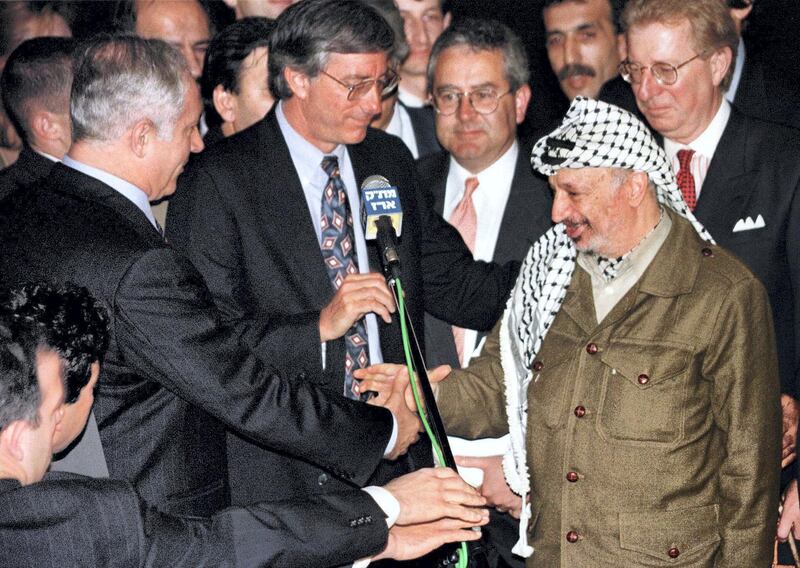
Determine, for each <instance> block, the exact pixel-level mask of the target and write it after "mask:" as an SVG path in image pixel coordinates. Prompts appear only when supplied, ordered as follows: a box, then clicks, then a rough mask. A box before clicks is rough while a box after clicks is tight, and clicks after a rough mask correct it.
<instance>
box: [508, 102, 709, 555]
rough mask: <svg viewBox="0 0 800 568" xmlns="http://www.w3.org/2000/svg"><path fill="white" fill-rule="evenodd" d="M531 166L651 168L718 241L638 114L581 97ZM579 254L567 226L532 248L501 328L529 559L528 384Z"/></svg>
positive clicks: (663, 197) (524, 551)
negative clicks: (686, 196) (690, 203)
mask: <svg viewBox="0 0 800 568" xmlns="http://www.w3.org/2000/svg"><path fill="white" fill-rule="evenodd" d="M531 165H532V166H533V168H534V169H535V170H536V171H538V172H539V173H541V174H543V175H546V176H551V175H554V174H555V173H556V172H557V171H558V170H559V169H561V168H622V169H626V170H632V171H641V172H645V173H647V175H648V177H649V178H650V180H651V181H652V182H653V184H654V185H655V187H656V194H657V197H658V201H659V203H661V205H662V206H665V207H669V208H670V209H672V210H674V211H675V212H676V213H678V214H679V215H681V216H682V217H685V218H686V219H688V220H689V221H690V222H691V223H692V225H694V228H695V229H696V230H697V232H698V234H699V235H700V236H701V237H702V238H703V239H704V240H706V241H708V242H711V243H713V242H714V241H713V239H712V238H711V235H709V234H708V232H707V231H706V230H705V228H704V227H703V226H702V225H701V224H700V223H699V222H698V221H697V219H695V217H694V215H692V213H691V211H690V210H689V208H688V207H687V206H686V203H685V202H684V201H683V196H682V195H681V192H680V190H679V189H678V185H677V183H676V181H675V174H674V173H673V171H672V167H671V166H670V163H669V161H668V160H667V157H666V155H665V154H664V151H663V150H662V149H661V147H659V145H658V143H657V142H656V140H655V139H654V138H653V136H652V134H651V133H650V131H649V130H648V129H647V127H646V126H645V125H644V124H642V122H641V121H640V120H639V119H638V118H636V117H635V116H634V115H633V114H631V113H629V112H627V111H625V110H623V109H621V108H619V107H616V106H614V105H610V104H607V103H604V102H600V101H595V100H591V99H586V98H584V97H576V98H575V100H574V101H573V102H572V105H570V108H569V110H568V111H567V114H566V116H565V117H564V120H563V122H562V123H561V125H560V126H559V127H558V128H556V130H554V131H553V132H551V133H550V134H549V135H547V136H545V137H543V138H541V139H540V140H539V141H538V142H537V143H536V144H535V145H534V147H533V152H532V155H531ZM576 260H577V252H576V249H575V244H574V243H573V242H572V240H571V239H570V238H569V237H568V236H567V234H566V230H565V227H564V225H563V223H560V224H558V225H556V226H554V227H552V228H551V229H550V230H548V231H547V232H546V233H545V234H544V235H542V236H541V238H539V240H538V241H537V242H536V243H534V245H533V246H532V247H531V248H530V250H529V251H528V255H527V256H526V258H525V261H524V263H523V265H522V269H521V270H520V274H519V277H518V278H517V282H516V284H515V286H514V289H513V290H512V292H511V297H510V298H509V300H508V304H507V306H506V310H505V313H504V314H503V318H502V325H501V328H500V361H501V364H502V368H503V373H504V380H505V393H506V411H507V414H508V426H509V433H510V437H511V449H510V450H509V451H508V453H507V454H506V455H505V457H504V459H503V469H504V472H505V476H506V480H507V481H508V483H509V485H510V486H511V488H512V489H513V490H514V491H515V492H516V493H517V494H519V495H521V496H522V499H523V507H522V515H521V518H520V528H519V537H520V538H519V541H518V542H517V544H516V545H515V546H514V548H513V552H514V553H515V554H518V555H520V556H524V557H528V556H530V555H531V554H532V553H533V548H532V547H531V546H530V545H529V544H528V540H527V534H528V523H529V521H530V505H528V504H526V503H525V500H526V496H527V495H528V493H529V492H530V479H529V477H528V466H527V462H526V458H527V457H526V451H525V442H526V440H525V437H526V428H527V422H528V419H527V418H528V416H527V415H528V403H527V400H528V399H527V391H528V385H529V384H530V383H531V381H532V380H533V372H532V371H531V367H532V365H533V362H534V359H535V358H536V354H537V353H538V352H539V349H540V347H541V345H542V342H543V341H544V338H545V336H546V335H547V331H548V330H549V328H550V326H551V325H552V323H553V320H555V317H556V314H557V313H558V311H559V309H560V308H561V303H562V302H563V301H564V297H565V296H566V293H567V288H568V287H569V284H570V281H571V280H572V274H573V272H574V270H575V264H576Z"/></svg>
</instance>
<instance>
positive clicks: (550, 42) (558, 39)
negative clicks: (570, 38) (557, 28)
mask: <svg viewBox="0 0 800 568" xmlns="http://www.w3.org/2000/svg"><path fill="white" fill-rule="evenodd" d="M562 43H564V36H563V35H561V34H553V35H550V36H547V47H558V46H559V45H561V44H562Z"/></svg>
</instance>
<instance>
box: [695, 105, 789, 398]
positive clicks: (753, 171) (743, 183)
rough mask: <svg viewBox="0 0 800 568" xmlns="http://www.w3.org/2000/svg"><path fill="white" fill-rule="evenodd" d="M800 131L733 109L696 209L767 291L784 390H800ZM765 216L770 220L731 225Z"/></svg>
mask: <svg viewBox="0 0 800 568" xmlns="http://www.w3.org/2000/svg"><path fill="white" fill-rule="evenodd" d="M798 156H800V133H798V132H796V131H795V130H793V129H790V128H784V127H781V126H778V125H774V124H768V123H765V122H762V121H760V120H757V119H754V118H750V117H747V116H745V115H743V114H742V113H741V112H739V111H738V110H736V108H735V107H734V108H733V111H732V113H731V117H730V120H729V121H728V125H727V127H726V128H725V132H724V133H723V135H722V138H721V139H720V141H719V145H718V146H717V149H716V151H715V152H714V157H713V158H712V160H711V164H710V165H709V170H708V174H707V177H706V179H705V181H704V182H703V187H702V189H701V192H700V198H699V199H698V201H697V209H696V210H695V215H696V216H697V218H698V219H699V220H700V222H701V223H703V225H705V227H706V228H707V229H708V231H709V232H710V233H711V235H712V236H713V237H714V239H715V240H716V241H717V243H718V244H720V245H721V246H723V247H725V248H727V249H729V250H730V251H732V252H733V253H735V254H736V255H737V256H738V257H739V258H741V259H742V260H743V261H744V263H745V264H746V265H747V266H748V268H750V270H752V271H753V273H754V274H755V275H756V276H758V278H759V279H760V280H761V282H762V283H763V284H764V287H765V288H766V289H767V292H768V293H769V298H770V302H771V304H772V311H773V319H774V322H775V330H776V336H777V345H778V360H779V365H780V373H781V389H782V392H784V393H789V394H793V395H795V396H797V394H798V390H797V380H798V378H800V374H798V368H799V367H798V355H800V349H798V340H800V333H798V329H797V327H798V323H800V194H799V193H798V188H800V158H798ZM758 215H761V216H762V217H763V219H764V222H765V227H764V228H761V229H754V230H749V231H739V232H735V233H734V232H733V228H734V226H735V225H736V223H737V221H738V220H739V219H744V218H746V217H751V218H752V219H753V220H755V219H756V217H757V216H758Z"/></svg>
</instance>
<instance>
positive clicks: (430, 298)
mask: <svg viewBox="0 0 800 568" xmlns="http://www.w3.org/2000/svg"><path fill="white" fill-rule="evenodd" d="M412 171H413V170H412ZM415 186H416V182H415ZM416 195H417V198H416V199H417V209H418V215H419V226H420V228H421V230H420V262H421V268H422V278H423V284H424V290H425V310H426V311H428V312H429V313H430V314H432V315H433V316H435V317H437V318H439V319H441V320H444V321H445V322H447V323H450V324H453V325H458V326H460V327H464V328H468V329H476V330H479V331H486V330H489V329H491V328H492V326H493V325H494V324H495V322H497V320H498V318H499V317H500V315H501V314H502V313H503V309H504V307H505V303H506V300H507V299H508V294H509V292H510V291H511V288H512V287H513V286H514V282H515V281H516V278H517V273H518V272H519V267H520V263H519V262H516V261H512V262H508V263H506V264H504V265H499V264H496V263H490V262H483V261H476V260H474V259H473V258H472V253H470V251H469V249H468V248H467V245H465V244H464V241H463V239H462V238H461V235H460V234H459V233H458V231H457V230H456V229H455V228H453V226H452V225H450V224H449V223H448V222H447V221H445V220H444V219H443V218H442V216H441V215H439V214H438V213H437V212H436V210H435V208H434V198H433V195H432V194H431V192H430V191H426V190H424V189H418V191H417V192H416Z"/></svg>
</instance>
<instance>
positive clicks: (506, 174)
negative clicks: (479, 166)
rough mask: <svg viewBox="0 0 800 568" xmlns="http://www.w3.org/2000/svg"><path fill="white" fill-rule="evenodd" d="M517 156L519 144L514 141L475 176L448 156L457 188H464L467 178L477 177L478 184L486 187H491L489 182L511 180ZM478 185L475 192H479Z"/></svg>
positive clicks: (452, 157)
mask: <svg viewBox="0 0 800 568" xmlns="http://www.w3.org/2000/svg"><path fill="white" fill-rule="evenodd" d="M518 156H519V144H518V143H517V141H516V140H514V143H513V144H511V147H510V148H509V149H508V150H506V151H505V153H504V154H503V155H502V156H500V157H499V158H498V159H497V160H495V161H494V163H493V164H492V165H490V166H489V167H488V168H486V169H485V170H483V171H480V172H478V173H477V174H473V173H471V172H470V171H469V170H467V169H466V168H465V167H464V166H462V165H461V164H459V163H458V162H457V161H456V159H455V157H454V156H452V155H451V156H450V171H451V172H453V174H454V175H455V179H456V180H457V181H458V182H459V187H464V182H465V181H466V180H467V178H471V177H477V178H478V182H479V183H480V184H483V185H484V186H485V187H486V186H492V185H493V184H491V183H489V182H490V180H492V181H493V180H498V179H504V178H507V179H509V180H510V179H511V178H513V177H514V170H515V169H516V166H517V157H518ZM480 187H481V186H480V185H479V186H478V189H477V190H476V191H480Z"/></svg>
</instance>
